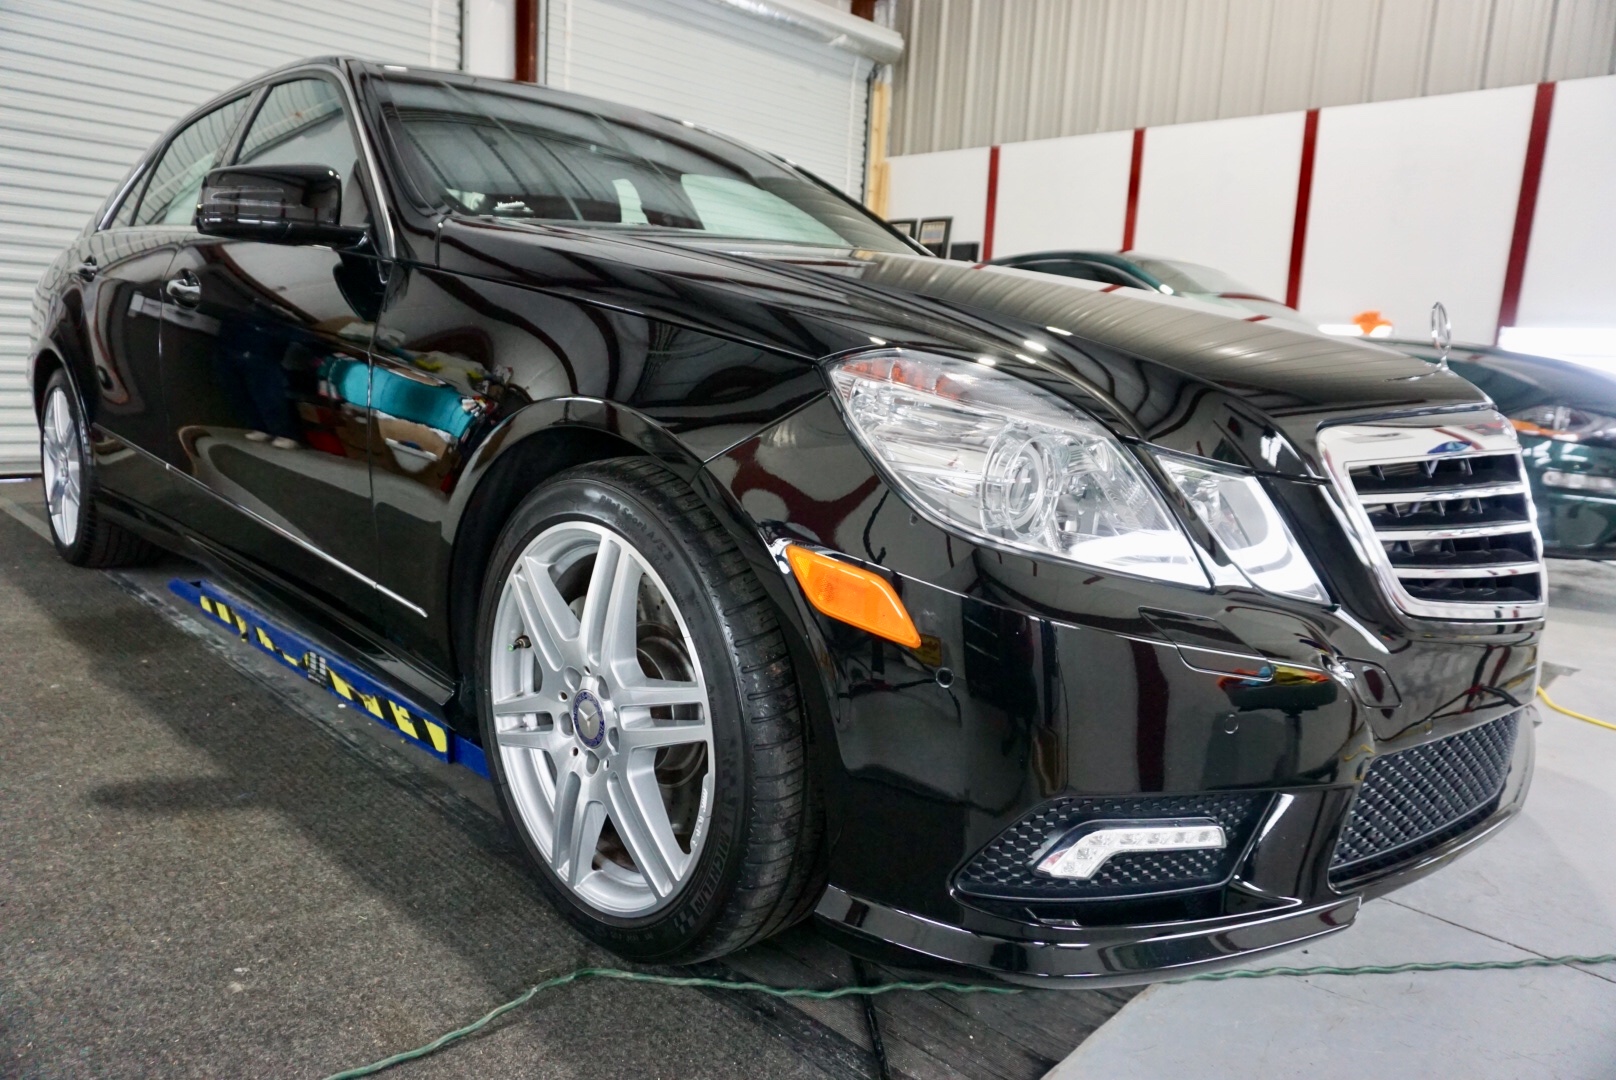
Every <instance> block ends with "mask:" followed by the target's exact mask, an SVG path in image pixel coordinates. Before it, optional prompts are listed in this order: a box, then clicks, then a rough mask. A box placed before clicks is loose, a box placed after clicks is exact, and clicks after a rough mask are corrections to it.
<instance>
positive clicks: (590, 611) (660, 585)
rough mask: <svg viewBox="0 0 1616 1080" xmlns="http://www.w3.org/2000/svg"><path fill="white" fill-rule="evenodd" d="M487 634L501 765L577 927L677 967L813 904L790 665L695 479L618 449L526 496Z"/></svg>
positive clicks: (491, 589)
mask: <svg viewBox="0 0 1616 1080" xmlns="http://www.w3.org/2000/svg"><path fill="white" fill-rule="evenodd" d="M477 630H478V633H477V649H478V656H479V659H480V667H481V678H480V680H479V686H478V690H479V693H478V709H479V713H480V720H481V724H482V733H483V744H484V747H485V748H486V750H487V751H488V759H489V762H490V771H491V773H492V775H493V778H494V782H495V786H496V788H497V789H498V791H499V795H500V799H501V802H502V803H503V805H504V807H505V810H506V814H507V816H508V818H509V819H510V821H511V823H512V825H513V826H514V827H515V829H516V831H517V833H518V834H519V835H520V836H521V838H522V840H523V842H524V844H525V846H526V848H527V850H528V852H529V854H530V855H531V856H532V857H533V859H534V861H535V862H536V864H537V866H538V869H539V873H540V881H541V883H542V884H543V885H544V887H545V890H546V892H547V893H548V894H549V896H550V897H551V899H552V900H553V901H554V902H555V904H556V906H557V907H558V908H559V909H560V910H561V911H562V912H563V913H564V914H566V915H567V916H568V918H569V919H570V920H571V921H572V922H573V924H574V925H576V926H578V927H579V928H580V929H581V930H582V931H583V932H584V933H586V934H587V935H588V936H590V937H591V938H593V939H595V940H596V941H598V942H600V943H601V944H603V945H606V946H607V947H609V948H611V949H613V950H614V951H616V952H618V953H620V954H622V955H624V956H625V957H628V958H631V959H635V960H641V961H659V962H670V963H684V962H690V961H693V960H697V959H701V958H705V957H710V956H715V955H720V954H722V953H725V952H729V951H732V950H734V949H737V948H740V947H742V946H744V945H746V944H749V943H750V942H752V941H755V940H758V939H760V938H762V937H765V936H767V935H768V934H771V933H773V932H775V931H776V930H779V929H782V928H784V927H785V926H787V925H789V924H790V923H791V922H793V921H796V920H797V919H799V918H801V917H802V916H803V915H804V914H806V910H807V904H808V903H811V901H812V899H813V895H812V894H813V891H814V887H815V885H817V884H818V880H817V872H816V868H817V865H818V863H817V856H818V849H819V826H818V820H817V811H818V808H817V803H816V801H815V800H814V799H812V798H811V794H812V792H811V787H810V783H809V777H808V772H807V765H806V754H805V748H804V737H803V722H802V716H801V710H800V706H799V702H798V696H797V689H796V682H795V676H794V672H793V670H792V665H791V660H790V656H789V654H788V653H787V650H786V643H785V639H784V636H783V635H782V633H781V631H780V628H779V625H778V623H777V622H776V620H775V615H774V612H773V609H772V608H771V607H770V605H769V602H768V600H767V599H766V598H765V596H764V594H763V590H762V587H761V585H760V584H759V583H758V581H757V580H756V578H755V577H754V576H753V574H752V570H751V568H750V566H749V565H748V564H747V563H746V561H745V559H744V558H743V557H742V556H741V554H740V553H739V551H737V550H736V548H735V546H734V544H733V542H732V541H731V539H730V538H729V536H728V534H726V533H725V532H724V530H723V529H722V528H721V527H720V525H719V523H718V521H717V520H716V519H715V518H714V517H713V516H712V514H711V513H710V512H709V511H708V510H707V508H706V506H705V504H703V503H702V501H701V500H700V498H699V497H698V496H696V495H695V493H694V492H692V491H691V490H690V488H689V487H688V486H687V485H686V484H685V483H684V482H683V481H681V480H680V479H678V478H677V477H676V476H674V475H673V474H672V473H670V472H668V471H667V470H666V469H665V468H663V467H662V466H660V465H658V464H656V463H655V462H651V461H648V460H644V459H632V458H631V459H616V460H613V461H608V462H601V463H598V464H594V465H588V466H583V467H581V468H578V469H574V470H570V471H569V472H567V473H564V474H562V475H561V476H558V477H557V478H555V479H554V480H553V481H552V482H550V483H549V484H547V485H545V486H544V487H543V488H541V489H539V490H538V491H536V492H534V494H533V495H531V496H529V497H528V499H527V500H525V501H524V502H523V503H522V504H521V506H520V507H518V509H517V511H516V512H515V514H514V515H513V516H512V518H511V520H510V521H509V522H508V523H507V524H506V527H505V529H504V531H503V533H502V534H501V537H500V539H499V541H498V543H497V544H496V546H495V550H494V554H493V564H492V566H491V567H490V572H489V575H488V578H487V583H486V585H485V588H484V590H483V596H482V603H481V606H480V610H479V618H478V628H477Z"/></svg>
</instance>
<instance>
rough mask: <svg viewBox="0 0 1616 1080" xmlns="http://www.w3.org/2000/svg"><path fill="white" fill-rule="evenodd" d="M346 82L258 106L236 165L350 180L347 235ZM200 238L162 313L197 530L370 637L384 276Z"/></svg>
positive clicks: (296, 85) (296, 81)
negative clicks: (374, 358)
mask: <svg viewBox="0 0 1616 1080" xmlns="http://www.w3.org/2000/svg"><path fill="white" fill-rule="evenodd" d="M359 162H360V152H359V144H358V141H357V137H356V134H355V132H354V129H353V126H352V118H351V116H350V115H349V112H348V109H347V106H346V102H345V100H344V94H343V90H342V87H341V84H340V83H338V82H337V81H336V78H335V76H334V75H332V76H330V77H327V76H326V75H324V74H313V73H310V74H304V75H301V76H296V77H289V78H288V79H287V80H285V81H283V82H280V83H276V84H273V85H271V86H269V87H268V88H267V89H266V90H265V91H264V92H263V93H262V94H261V95H260V96H259V98H258V101H257V103H256V105H255V108H254V111H253V115H252V117H251V119H250V120H249V121H248V122H247V125H246V128H245V130H244V132H243V134H242V135H241V137H240V147H239V149H238V150H237V151H236V153H235V155H234V164H237V165H260V166H269V165H288V164H298V165H320V166H324V167H326V168H329V169H331V170H334V171H335V172H336V173H337V174H338V175H339V176H340V177H341V178H342V180H343V207H342V220H343V223H344V224H353V225H365V224H368V223H369V222H370V218H371V211H370V206H371V205H373V204H372V201H371V199H370V197H369V195H368V194H367V191H366V188H367V184H368V181H367V180H366V178H365V177H364V176H363V175H362V168H361V166H360V164H359ZM362 249H363V250H361V251H344V252H338V251H334V250H332V248H330V247H327V246H319V245H314V244H291V243H262V242H257V241H252V240H242V239H222V238H219V237H211V236H203V235H201V234H199V233H197V232H195V231H192V232H191V233H190V234H189V235H188V236H187V237H186V239H185V242H184V243H183V244H181V245H180V247H179V250H178V252H177V254H176V256H175V260H174V264H173V266H172V267H171V268H170V271H169V278H168V282H167V286H166V295H165V300H164V311H165V315H164V323H163V341H162V357H163V362H162V367H163V383H164V396H165V399H166V402H167V407H168V416H169V423H170V425H171V427H172V430H173V440H172V445H173V447H174V451H175V456H174V458H173V464H174V466H175V467H176V468H177V469H179V470H181V471H182V472H183V473H184V474H185V475H186V476H189V477H190V478H191V479H192V480H193V481H194V484H193V485H191V486H192V490H193V492H194V497H193V498H192V499H191V501H190V505H188V506H187V507H186V508H185V510H184V512H183V519H184V522H185V524H186V525H188V526H189V527H190V528H191V529H193V530H194V531H195V532H196V533H198V534H200V535H201V536H203V537H204V538H205V539H207V540H209V541H211V542H212V543H213V544H214V545H216V546H217V547H218V548H220V549H222V550H223V551H225V552H227V553H229V554H231V555H234V556H237V557H239V558H240V559H241V560H243V561H244V562H246V563H247V564H249V565H250V566H251V567H252V568H254V569H256V570H259V571H262V572H266V573H267V574H268V575H269V576H270V577H271V578H273V579H275V580H277V581H278V583H280V584H282V585H285V586H288V587H290V588H292V589H294V590H296V591H298V592H300V593H302V594H303V595H304V596H306V597H308V598H310V599H313V600H315V601H317V602H319V603H320V604H322V605H324V606H326V607H327V608H330V609H333V610H334V611H335V612H336V613H338V614H340V615H343V616H347V617H348V618H349V619H350V620H352V621H354V622H357V623H358V624H359V625H361V626H365V627H370V626H373V625H374V623H375V619H376V606H375V605H376V601H375V588H374V582H373V577H374V559H375V530H374V528H373V526H372V524H371V513H370V468H369V453H370V449H369V437H368V430H367V422H366V417H365V409H366V406H367V403H368V399H369V369H368V359H367V357H368V350H369V346H370V339H371V335H372V333H373V331H374V319H375V311H374V310H371V309H372V308H374V306H375V305H376V304H377V303H378V302H379V297H380V290H381V283H382V282H383V281H384V276H383V275H384V265H383V263H382V262H381V261H380V260H379V259H378V258H377V257H376V255H375V253H374V252H375V249H374V247H373V245H371V244H369V243H367V244H365V245H362Z"/></svg>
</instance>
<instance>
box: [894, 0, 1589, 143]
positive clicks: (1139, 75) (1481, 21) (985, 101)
mask: <svg viewBox="0 0 1616 1080" xmlns="http://www.w3.org/2000/svg"><path fill="white" fill-rule="evenodd" d="M897 29H898V30H899V32H901V33H902V34H903V35H904V37H905V39H906V40H907V41H908V48H907V50H906V52H905V54H904V58H903V60H902V61H901V62H900V64H899V66H898V69H897V72H896V75H895V83H896V87H895V96H894V100H893V118H892V121H893V122H892V143H891V146H890V148H889V152H890V153H891V154H893V155H898V154H916V153H924V152H926V151H931V150H951V149H956V148H960V147H968V146H987V145H991V144H993V143H1004V142H1016V141H1020V140H1024V139H1044V138H1053V137H1055V136H1059V135H1082V134H1086V133H1089V132H1095V131H1115V130H1120V129H1124V128H1133V127H1147V126H1151V125H1157V124H1177V123H1184V122H1186V121H1192V120H1213V119H1219V118H1223V117H1232V116H1251V115H1255V114H1259V113H1272V112H1284V111H1287V110H1293V109H1307V108H1314V107H1320V106H1326V105H1348V104H1353V103H1356V102H1362V101H1383V100H1388V99H1392V98H1407V97H1420V96H1423V95H1426V94H1445V93H1452V92H1455V91H1459V90H1480V89H1485V88H1489V87H1497V86H1514V85H1519V84H1522V83H1534V82H1539V81H1543V80H1549V79H1569V78H1578V77H1581V76H1588V75H1605V74H1611V73H1613V72H1616V0H902V3H901V5H900V8H899V14H898V25H897Z"/></svg>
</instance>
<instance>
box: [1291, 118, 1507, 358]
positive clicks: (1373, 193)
mask: <svg viewBox="0 0 1616 1080" xmlns="http://www.w3.org/2000/svg"><path fill="white" fill-rule="evenodd" d="M1533 96H1534V91H1533V89H1532V87H1530V86H1519V87H1511V88H1508V89H1501V90H1486V91H1476V92H1472V93H1466V94H1449V95H1444V96H1441V97H1428V98H1417V99H1414V100H1411V101H1398V102H1386V103H1380V104H1371V105H1349V106H1343V107H1340V108H1335V109H1328V110H1325V111H1324V112H1323V113H1321V114H1320V119H1319V136H1318V152H1317V159H1316V163H1315V171H1314V178H1313V201H1312V212H1311V215H1310V222H1309V228H1308V238H1307V258H1306V264H1305V266H1304V270H1303V275H1302V295H1301V307H1302V310H1303V311H1304V312H1306V313H1308V314H1309V315H1311V316H1314V317H1316V318H1318V319H1319V320H1320V321H1323V322H1343V321H1345V320H1346V319H1347V318H1349V317H1350V316H1352V315H1353V314H1355V313H1357V312H1359V311H1363V310H1366V309H1378V310H1380V311H1382V312H1384V313H1385V314H1386V316H1387V317H1388V318H1390V319H1391V320H1392V322H1393V323H1395V324H1396V326H1397V328H1398V330H1399V331H1400V332H1402V333H1413V334H1415V335H1416V336H1417V335H1419V334H1423V333H1424V331H1425V328H1426V326H1427V318H1428V312H1429V308H1430V305H1431V304H1432V303H1433V302H1435V301H1438V300H1440V301H1442V302H1443V303H1444V304H1446V305H1447V308H1448V312H1449V314H1450V315H1451V316H1452V317H1453V332H1454V336H1455V337H1456V338H1457V339H1459V340H1462V341H1477V342H1490V341H1491V340H1492V338H1493V330H1494V326H1495V321H1496V319H1497V314H1498V301H1499V296H1500V294H1501V293H1502V290H1503V282H1504V267H1505V263H1506V261H1507V260H1508V257H1509V243H1510V234H1511V232H1512V230H1513V228H1514V222H1515V207H1516V203H1517V201H1518V199H1519V195H1520V182H1521V169H1522V165H1523V163H1524V161H1525V156H1526V138H1527V130H1528V127H1529V125H1530V122H1531V116H1532V100H1533Z"/></svg>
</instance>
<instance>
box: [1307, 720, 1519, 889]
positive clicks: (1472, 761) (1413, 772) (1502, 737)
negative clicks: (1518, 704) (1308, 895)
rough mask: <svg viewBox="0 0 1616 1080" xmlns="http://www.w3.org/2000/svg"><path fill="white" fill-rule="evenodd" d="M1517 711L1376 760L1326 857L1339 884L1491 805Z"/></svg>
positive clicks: (1455, 828)
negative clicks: (1338, 837) (1329, 857)
mask: <svg viewBox="0 0 1616 1080" xmlns="http://www.w3.org/2000/svg"><path fill="white" fill-rule="evenodd" d="M1519 718H1520V714H1519V713H1511V714H1510V715H1509V716H1506V717H1503V718H1502V719H1499V720H1494V721H1492V722H1491V723H1489V724H1483V725H1482V726H1480V727H1477V728H1471V729H1470V730H1469V731H1465V732H1461V733H1459V734H1458V735H1452V736H1449V737H1448V738H1446V739H1438V740H1437V741H1436V742H1431V743H1426V744H1425V745H1423V746H1416V747H1413V748H1412V749H1409V750H1400V751H1398V752H1396V753H1392V754H1386V755H1384V756H1382V757H1379V758H1377V759H1375V762H1374V764H1372V765H1371V766H1370V767H1369V774H1368V775H1367V776H1366V777H1364V781H1363V784H1362V786H1361V787H1359V789H1358V797H1357V799H1355V800H1354V801H1353V804H1352V813H1351V814H1350V815H1349V816H1348V818H1347V824H1346V827H1345V828H1344V829H1343V830H1342V832H1341V839H1340V840H1338V841H1337V842H1336V847H1335V855H1334V857H1333V858H1332V859H1331V860H1330V882H1331V884H1339V883H1340V882H1343V881H1348V880H1351V879H1354V878H1360V877H1363V876H1365V875H1366V874H1371V873H1374V872H1375V871H1377V870H1382V869H1385V868H1387V867H1390V866H1395V865H1397V864H1398V863H1402V862H1406V861H1408V860H1410V859H1414V858H1417V857H1418V856H1419V855H1421V854H1423V853H1424V852H1426V851H1429V850H1431V849H1432V848H1434V847H1436V846H1437V845H1438V844H1441V843H1444V842H1445V841H1447V840H1449V839H1452V838H1453V837H1454V836H1457V835H1459V834H1461V833H1463V832H1464V831H1465V830H1466V829H1469V828H1470V827H1472V826H1473V825H1475V824H1477V823H1479V822H1480V821H1481V820H1482V819H1483V818H1485V817H1487V816H1488V815H1489V814H1491V813H1492V811H1493V809H1494V808H1495V807H1496V806H1497V805H1498V797H1499V795H1500V793H1501V792H1502V791H1503V789H1504V780H1505V778H1506V777H1507V776H1508V775H1509V762H1510V758H1511V757H1512V756H1513V755H1514V752H1515V736H1516V729H1517V725H1518V723H1519Z"/></svg>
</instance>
